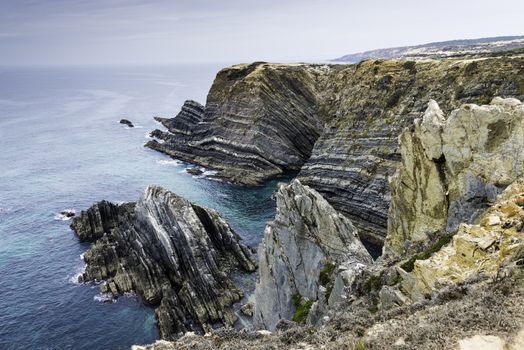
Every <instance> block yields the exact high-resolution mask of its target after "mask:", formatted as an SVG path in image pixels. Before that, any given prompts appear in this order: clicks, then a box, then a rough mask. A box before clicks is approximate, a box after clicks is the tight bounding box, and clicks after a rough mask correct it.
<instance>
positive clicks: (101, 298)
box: [93, 292, 116, 303]
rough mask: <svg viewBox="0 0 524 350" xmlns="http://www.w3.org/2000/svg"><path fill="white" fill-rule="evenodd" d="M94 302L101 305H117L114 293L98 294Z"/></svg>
mask: <svg viewBox="0 0 524 350" xmlns="http://www.w3.org/2000/svg"><path fill="white" fill-rule="evenodd" d="M93 300H95V301H98V302H100V303H116V299H115V298H113V293H111V292H108V293H98V294H97V295H95V296H94V297H93Z"/></svg>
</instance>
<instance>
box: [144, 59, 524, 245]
mask: <svg viewBox="0 0 524 350" xmlns="http://www.w3.org/2000/svg"><path fill="white" fill-rule="evenodd" d="M493 96H504V97H517V98H521V99H522V98H524V60H522V58H521V57H519V56H515V57H512V56H509V57H485V58H480V59H475V60H465V59H456V60H440V61H419V62H411V61H366V62H362V63H360V64H358V65H307V64H296V65H279V64H267V63H253V64H251V65H238V66H233V67H230V68H226V69H224V70H222V71H221V72H219V73H218V75H217V77H216V79H215V81H214V83H213V86H212V87H211V90H210V92H209V95H208V99H207V103H206V105H205V107H201V106H198V105H196V104H195V103H194V102H188V103H186V105H185V106H184V107H183V108H182V111H181V113H180V115H179V116H177V117H175V118H174V119H163V120H161V122H162V123H163V124H164V125H165V126H166V127H167V129H168V131H167V132H165V131H160V130H155V131H154V132H153V133H152V135H153V136H155V137H156V138H157V139H158V140H159V141H150V142H149V143H148V144H147V146H148V147H151V148H153V149H156V150H159V151H161V152H164V153H166V154H169V155H171V156H173V157H175V158H179V159H182V160H185V161H188V162H194V163H197V164H200V165H203V166H205V167H209V168H212V169H216V170H218V171H219V172H218V174H217V175H218V176H220V177H222V178H225V179H227V180H229V181H232V182H237V183H242V184H258V183H260V182H261V181H263V180H265V179H267V178H270V177H272V176H275V175H277V174H280V173H282V172H286V171H297V170H300V174H299V179H300V181H301V182H302V183H303V184H305V185H308V186H310V187H312V188H314V189H315V190H317V191H318V192H319V193H321V194H322V196H324V197H325V198H326V199H327V200H328V202H329V203H330V204H331V205H333V206H334V208H335V209H337V210H339V211H341V212H343V213H344V214H345V215H346V216H348V217H349V218H350V219H351V220H352V222H353V224H354V225H355V226H356V227H357V228H358V229H359V233H360V235H361V237H362V239H363V241H364V243H365V244H366V245H367V246H368V247H369V248H370V249H371V250H372V251H374V252H375V253H376V252H379V251H380V249H381V245H382V242H383V240H384V237H385V235H386V230H387V212H388V206H389V201H390V193H389V186H388V177H390V176H392V175H393V174H394V173H395V170H396V167H397V166H398V164H399V160H400V153H399V147H398V145H397V137H398V135H400V133H401V132H402V130H403V128H404V127H406V126H408V125H410V124H411V123H412V121H413V119H414V118H415V117H416V116H418V115H419V114H420V113H422V112H423V111H424V110H425V108H426V105H427V102H428V101H429V100H430V99H434V100H436V101H437V102H438V103H439V105H440V108H441V109H442V110H443V112H444V113H446V114H447V113H449V112H450V111H451V110H452V109H454V108H457V107H458V106H460V105H461V104H462V103H488V102H489V101H490V100H491V99H492V97H493ZM177 119H178V120H177Z"/></svg>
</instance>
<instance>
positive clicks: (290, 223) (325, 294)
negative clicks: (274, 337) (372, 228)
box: [254, 180, 372, 330]
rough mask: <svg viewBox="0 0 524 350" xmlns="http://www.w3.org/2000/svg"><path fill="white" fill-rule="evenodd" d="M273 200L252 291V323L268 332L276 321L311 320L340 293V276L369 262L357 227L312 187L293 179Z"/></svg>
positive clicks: (346, 276)
mask: <svg viewBox="0 0 524 350" xmlns="http://www.w3.org/2000/svg"><path fill="white" fill-rule="evenodd" d="M276 200H277V214H276V217H275V220H274V221H273V222H270V223H268V225H267V227H266V230H265V232H264V239H263V241H262V243H261V245H260V248H259V257H260V263H259V264H260V268H259V276H258V282H257V286H256V289H255V314H254V323H255V326H256V327H261V328H265V329H270V330H274V329H275V326H276V325H277V323H278V322H279V321H280V320H281V319H284V320H291V319H294V320H295V321H298V322H304V321H306V319H307V320H308V321H309V322H310V323H316V321H317V320H318V318H319V317H320V316H321V315H322V309H324V308H325V304H327V303H329V302H331V303H333V302H334V300H335V299H336V297H335V296H334V295H331V294H337V293H338V294H342V293H343V292H344V291H343V290H342V289H343V287H342V284H343V279H344V280H345V281H346V282H347V283H349V282H350V281H348V280H350V279H351V278H354V277H355V275H356V274H357V273H358V271H359V270H360V269H362V268H363V267H364V266H365V265H367V264H370V263H371V262H372V259H371V256H370V255H369V253H368V252H367V251H366V249H365V248H364V246H363V245H362V243H361V242H360V241H359V239H358V235H357V230H356V228H355V227H354V226H353V225H352V224H351V222H350V221H349V220H348V219H347V218H346V217H344V215H342V214H340V213H338V212H337V211H336V210H335V209H333V207H332V206H331V205H330V204H329V203H328V202H326V200H325V199H324V198H322V196H321V195H320V194H319V193H318V192H316V191H315V190H313V189H311V188H309V187H307V186H303V185H302V184H301V183H300V182H299V181H298V180H293V181H292V182H291V184H289V185H287V186H284V185H283V186H281V187H280V188H279V190H278V192H277V194H276ZM337 277H338V283H337V281H335V280H336V279H337ZM335 283H336V284H337V286H336V287H337V288H335ZM333 291H334V292H333ZM299 309H300V311H299ZM297 312H298V313H297Z"/></svg>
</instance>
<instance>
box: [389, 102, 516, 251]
mask: <svg viewBox="0 0 524 350" xmlns="http://www.w3.org/2000/svg"><path fill="white" fill-rule="evenodd" d="M400 147H401V153H402V166H401V167H400V169H399V172H398V173H397V175H396V176H395V177H394V179H393V181H392V184H391V188H392V194H393V195H392V201H391V206H390V212H389V221H388V236H387V239H386V245H385V246H384V254H385V255H386V256H390V255H393V256H399V255H405V254H406V253H415V252H417V251H419V250H420V249H421V248H420V247H419V246H423V245H424V243H427V242H430V241H435V240H438V239H440V238H442V237H443V236H445V235H446V234H449V233H454V232H456V230H457V228H458V226H459V224H460V223H476V222H477V219H478V217H479V216H480V215H481V214H482V213H483V212H484V211H485V210H486V208H488V207H489V206H490V205H491V204H492V203H493V202H494V201H495V199H496V197H497V195H498V194H499V193H501V192H502V190H504V189H505V188H506V187H507V186H508V185H510V184H511V183H513V182H514V181H515V180H517V179H518V178H519V177H521V176H523V175H524V153H523V152H522V151H521V150H522V149H523V147H524V105H523V104H522V103H521V102H520V101H518V100H516V99H501V98H495V99H493V101H492V102H491V104H490V105H485V106H477V105H474V104H466V105H463V106H462V107H461V108H459V109H456V110H454V111H453V112H451V113H450V115H449V117H448V118H447V119H446V118H445V116H444V113H443V112H442V111H441V110H440V109H439V107H438V105H437V103H436V102H435V101H431V102H430V104H429V107H428V109H427V110H426V113H425V114H424V116H423V118H422V120H420V119H417V120H415V123H414V129H413V130H405V131H404V132H403V133H402V135H401V136H400Z"/></svg>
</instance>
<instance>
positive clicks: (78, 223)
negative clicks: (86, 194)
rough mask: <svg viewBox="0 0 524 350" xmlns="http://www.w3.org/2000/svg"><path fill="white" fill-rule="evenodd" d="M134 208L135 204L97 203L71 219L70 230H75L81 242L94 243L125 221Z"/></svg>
mask: <svg viewBox="0 0 524 350" xmlns="http://www.w3.org/2000/svg"><path fill="white" fill-rule="evenodd" d="M134 206H135V203H126V204H123V205H116V204H113V203H111V202H108V201H101V202H98V203H96V204H94V205H93V206H92V207H90V208H89V209H87V210H85V211H84V210H82V212H81V213H80V215H79V216H77V217H75V218H74V219H73V222H72V223H71V228H72V229H74V230H75V232H76V234H77V236H78V238H79V239H80V241H81V242H94V241H96V240H97V239H99V238H101V237H102V236H103V235H104V233H106V232H110V231H111V230H112V229H113V228H115V227H116V226H118V225H119V224H120V223H121V222H122V220H123V219H124V220H125V219H126V218H127V215H128V214H130V213H131V212H132V211H133V209H134Z"/></svg>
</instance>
